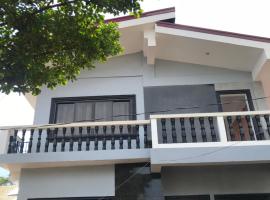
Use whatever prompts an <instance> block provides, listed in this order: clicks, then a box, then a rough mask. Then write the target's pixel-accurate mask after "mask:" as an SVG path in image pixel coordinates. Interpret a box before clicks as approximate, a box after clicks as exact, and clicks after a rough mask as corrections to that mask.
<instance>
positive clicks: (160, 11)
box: [105, 7, 175, 22]
mask: <svg viewBox="0 0 270 200" xmlns="http://www.w3.org/2000/svg"><path fill="white" fill-rule="evenodd" d="M170 12H175V7H170V8H164V9H160V10H154V11H149V12H144V13H142V14H141V16H140V18H144V17H150V16H154V15H160V14H165V13H170ZM132 19H136V17H134V16H131V15H128V16H123V17H116V18H112V19H107V20H105V22H122V21H127V20H132Z"/></svg>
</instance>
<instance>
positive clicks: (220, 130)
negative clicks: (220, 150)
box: [217, 116, 228, 142]
mask: <svg viewBox="0 0 270 200" xmlns="http://www.w3.org/2000/svg"><path fill="white" fill-rule="evenodd" d="M217 125H218V133H219V139H220V142H228V139H227V133H226V127H225V123H224V118H223V116H218V117H217Z"/></svg>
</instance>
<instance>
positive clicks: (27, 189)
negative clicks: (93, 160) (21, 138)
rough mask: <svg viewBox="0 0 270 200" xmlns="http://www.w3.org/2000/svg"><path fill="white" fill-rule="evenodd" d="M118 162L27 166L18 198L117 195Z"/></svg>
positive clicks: (19, 199)
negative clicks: (113, 163) (43, 166)
mask: <svg viewBox="0 0 270 200" xmlns="http://www.w3.org/2000/svg"><path fill="white" fill-rule="evenodd" d="M114 182H115V170H114V165H106V166H85V167H64V168H63V167H61V168H44V169H23V170H22V171H21V178H20V184H19V195H18V200H27V199H31V198H66V197H103V196H114V195H115V193H114V192H115V184H114Z"/></svg>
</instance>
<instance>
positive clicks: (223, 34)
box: [157, 22, 270, 43]
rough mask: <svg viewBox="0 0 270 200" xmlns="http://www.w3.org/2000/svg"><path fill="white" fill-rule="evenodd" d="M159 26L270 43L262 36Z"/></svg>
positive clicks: (187, 27) (159, 23)
mask: <svg viewBox="0 0 270 200" xmlns="http://www.w3.org/2000/svg"><path fill="white" fill-rule="evenodd" d="M157 25H158V26H162V27H167V28H173V29H181V30H187V31H194V32H200V33H207V34H213V35H221V36H227V37H234V38H240V39H246V40H254V41H259V42H267V43H270V38H267V37H260V36H255V35H247V34H241V33H235V32H228V31H221V30H215V29H208V28H202V27H196V26H188V25H182V24H173V23H168V22H157Z"/></svg>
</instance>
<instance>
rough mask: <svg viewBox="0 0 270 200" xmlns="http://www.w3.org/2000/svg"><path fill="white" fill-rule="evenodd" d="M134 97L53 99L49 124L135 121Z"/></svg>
mask: <svg viewBox="0 0 270 200" xmlns="http://www.w3.org/2000/svg"><path fill="white" fill-rule="evenodd" d="M135 114H136V107H135V96H134V95H125V96H101V97H66V98H54V99H52V104H51V115H50V123H70V122H82V121H117V120H131V119H136V115H135Z"/></svg>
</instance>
